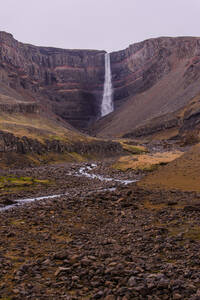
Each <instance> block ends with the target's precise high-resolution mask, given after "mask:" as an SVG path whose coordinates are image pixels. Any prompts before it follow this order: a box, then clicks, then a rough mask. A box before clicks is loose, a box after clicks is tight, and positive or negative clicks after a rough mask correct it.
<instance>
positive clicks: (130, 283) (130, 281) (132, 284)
mask: <svg viewBox="0 0 200 300" xmlns="http://www.w3.org/2000/svg"><path fill="white" fill-rule="evenodd" d="M128 285H129V286H130V287H133V286H136V285H137V282H136V280H135V277H134V276H132V277H130V278H129V280H128Z"/></svg>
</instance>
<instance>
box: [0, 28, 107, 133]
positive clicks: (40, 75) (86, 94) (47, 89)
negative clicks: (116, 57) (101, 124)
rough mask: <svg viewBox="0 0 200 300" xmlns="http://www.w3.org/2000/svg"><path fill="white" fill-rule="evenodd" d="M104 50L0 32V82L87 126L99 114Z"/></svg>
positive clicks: (75, 124) (58, 113)
mask: <svg viewBox="0 0 200 300" xmlns="http://www.w3.org/2000/svg"><path fill="white" fill-rule="evenodd" d="M104 53H105V52H104V51H96V50H64V49H57V48H48V47H36V46H33V45H27V44H23V43H20V42H18V41H16V40H15V39H14V38H13V36H12V35H11V34H8V33H6V32H0V82H1V83H3V84H5V85H6V86H8V87H11V88H13V89H14V90H15V91H17V92H18V93H20V95H24V94H25V95H26V98H28V97H27V95H28V94H29V98H30V97H32V98H34V99H37V101H39V102H40V103H42V104H43V105H44V104H45V105H48V107H50V108H51V109H52V110H53V112H54V113H55V114H57V115H58V116H60V117H61V118H62V119H64V120H65V121H68V122H69V123H70V124H72V125H73V126H75V127H77V128H84V127H86V126H87V125H88V124H89V123H90V122H91V121H92V120H95V119H96V118H97V116H98V114H99V106H100V101H101V95H102V90H103V81H104ZM0 92H1V91H0Z"/></svg>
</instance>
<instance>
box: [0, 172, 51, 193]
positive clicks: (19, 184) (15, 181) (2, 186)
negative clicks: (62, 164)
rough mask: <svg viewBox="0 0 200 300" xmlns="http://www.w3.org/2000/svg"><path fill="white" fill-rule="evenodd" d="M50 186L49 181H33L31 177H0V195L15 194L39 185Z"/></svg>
mask: <svg viewBox="0 0 200 300" xmlns="http://www.w3.org/2000/svg"><path fill="white" fill-rule="evenodd" d="M50 184H52V182H50V181H49V180H45V179H35V178H32V177H12V176H1V177H0V193H1V194H4V193H5V192H8V193H9V192H16V191H18V190H21V189H26V188H30V187H31V188H32V187H36V186H39V185H43V186H48V185H50Z"/></svg>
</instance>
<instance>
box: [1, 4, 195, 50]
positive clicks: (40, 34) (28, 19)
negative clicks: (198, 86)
mask: <svg viewBox="0 0 200 300" xmlns="http://www.w3.org/2000/svg"><path fill="white" fill-rule="evenodd" d="M199 15H200V0H167V1H166V0H56V1H55V0H4V1H3V0H2V1H1V8H0V30H4V31H7V32H10V33H12V34H13V35H14V37H15V38H16V39H17V40H19V41H21V42H25V43H31V44H34V45H40V46H55V47H60V48H71V49H75V48H76V49H104V50H107V51H115V50H121V49H124V48H126V47H127V46H128V45H129V44H132V43H135V42H138V41H142V40H144V39H148V38H151V37H158V36H186V35H190V36H200V16H199Z"/></svg>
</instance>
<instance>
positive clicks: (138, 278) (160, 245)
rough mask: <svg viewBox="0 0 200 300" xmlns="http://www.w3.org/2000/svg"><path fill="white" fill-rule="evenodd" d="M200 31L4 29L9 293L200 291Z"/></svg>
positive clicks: (0, 128)
mask: <svg viewBox="0 0 200 300" xmlns="http://www.w3.org/2000/svg"><path fill="white" fill-rule="evenodd" d="M199 142H200V38H195V37H177V38H170V37H160V38H154V39H148V40H146V41H143V42H139V43H136V44H133V45H130V46H129V47H128V48H127V49H125V50H121V51H116V52H112V53H107V52H106V51H104V50H66V49H59V48H52V47H38V46H33V45H29V44H24V43H21V42H18V41H17V40H15V39H14V38H13V36H12V35H11V34H9V33H6V32H0V278H1V280H0V298H1V299H3V300H8V299H9V300H10V299H13V300H14V299H15V300H21V299H24V300H35V299H41V300H42V299H53V300H54V299H66V300H77V299H80V300H81V299H85V300H90V299H91V300H93V299H102V300H104V299H105V300H129V299H136V300H138V299H141V300H146V299H149V300H154V299H163V300H169V299H177V300H178V299H184V300H187V299H194V300H197V299H199V295H200V289H199V287H200V284H199V282H200V280H199V278H200V273H199V258H198V256H197V253H198V251H199V247H200V234H199V232H200V223H199V220H200V205H199V199H200V186H199V182H200V173H199V169H200V144H199Z"/></svg>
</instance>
